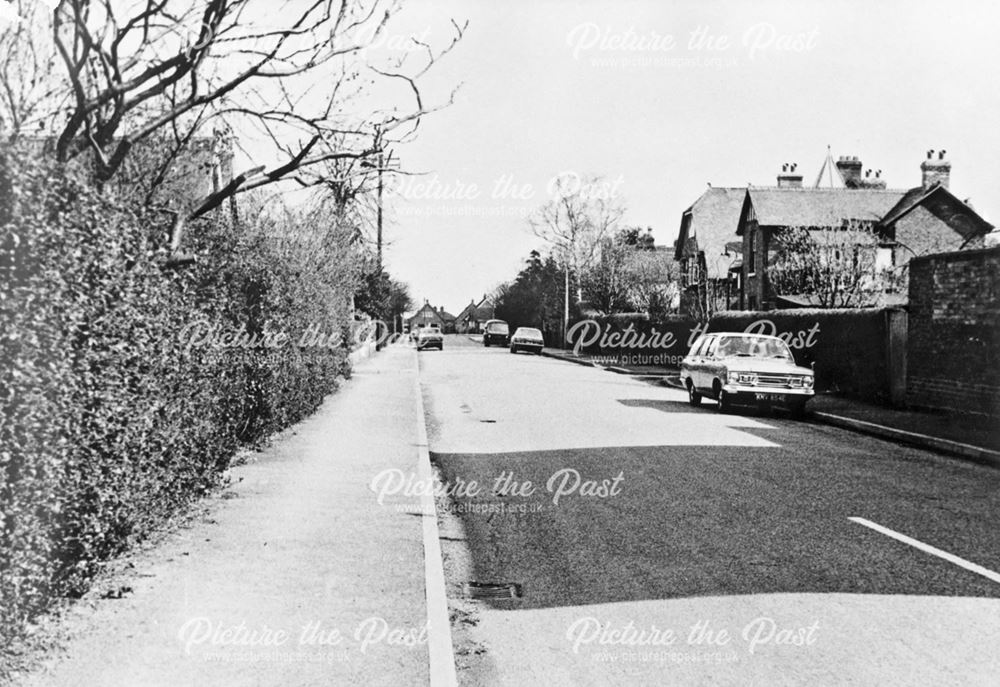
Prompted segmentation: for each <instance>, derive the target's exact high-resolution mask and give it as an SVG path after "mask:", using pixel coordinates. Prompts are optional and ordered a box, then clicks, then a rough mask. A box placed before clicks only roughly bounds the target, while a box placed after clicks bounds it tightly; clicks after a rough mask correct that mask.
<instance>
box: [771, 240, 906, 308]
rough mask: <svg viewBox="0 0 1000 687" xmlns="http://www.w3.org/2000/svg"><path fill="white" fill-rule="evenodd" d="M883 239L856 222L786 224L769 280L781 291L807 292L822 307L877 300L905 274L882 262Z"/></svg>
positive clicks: (871, 303)
mask: <svg viewBox="0 0 1000 687" xmlns="http://www.w3.org/2000/svg"><path fill="white" fill-rule="evenodd" d="M880 243H881V239H880V237H879V235H878V233H877V232H875V231H874V230H873V229H872V228H871V227H868V226H866V225H862V224H859V223H857V222H851V223H849V224H847V225H846V226H844V227H825V228H814V229H805V228H802V227H793V228H789V229H786V230H784V231H782V232H781V233H780V234H778V235H777V237H776V244H777V250H776V252H775V255H774V257H773V258H772V259H771V260H770V264H769V265H768V268H767V278H768V282H769V283H770V286H771V289H772V290H773V291H774V292H775V293H777V294H779V295H780V294H784V295H806V296H809V297H811V298H812V299H813V300H815V302H816V304H817V305H818V306H819V307H822V308H856V307H864V306H870V305H875V304H877V303H878V302H879V301H880V300H881V298H882V297H883V296H884V295H885V293H886V292H887V291H890V290H892V289H893V288H895V287H896V286H897V285H898V283H899V278H900V275H899V274H897V272H896V270H893V269H892V268H891V267H890V266H885V267H883V266H881V265H879V262H878V257H877V256H878V250H879V244H880Z"/></svg>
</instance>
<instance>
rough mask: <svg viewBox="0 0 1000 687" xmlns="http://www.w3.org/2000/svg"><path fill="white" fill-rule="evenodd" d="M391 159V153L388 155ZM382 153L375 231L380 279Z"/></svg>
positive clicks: (379, 161) (379, 155)
mask: <svg viewBox="0 0 1000 687" xmlns="http://www.w3.org/2000/svg"><path fill="white" fill-rule="evenodd" d="M389 157H392V153H390V154H389ZM382 168H383V161H382V153H379V154H378V223H377V225H376V226H377V229H376V232H377V233H376V244H377V246H378V248H377V250H378V258H377V260H378V263H377V264H378V276H379V278H381V277H382Z"/></svg>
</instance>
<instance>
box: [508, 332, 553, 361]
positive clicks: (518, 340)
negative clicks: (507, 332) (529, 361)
mask: <svg viewBox="0 0 1000 687" xmlns="http://www.w3.org/2000/svg"><path fill="white" fill-rule="evenodd" d="M544 346H545V338H544V337H543V336H542V333H541V332H540V331H538V330H537V329H535V328H534V327H518V328H517V330H516V331H515V332H514V336H512V337H510V352H511V353H517V352H518V351H533V352H534V353H535V354H536V355H541V354H542V348H543V347H544Z"/></svg>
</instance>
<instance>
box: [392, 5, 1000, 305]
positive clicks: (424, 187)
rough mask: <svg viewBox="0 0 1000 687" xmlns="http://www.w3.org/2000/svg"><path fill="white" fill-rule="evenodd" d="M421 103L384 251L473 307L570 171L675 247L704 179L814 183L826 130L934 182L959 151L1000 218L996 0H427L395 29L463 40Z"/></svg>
mask: <svg viewBox="0 0 1000 687" xmlns="http://www.w3.org/2000/svg"><path fill="white" fill-rule="evenodd" d="M450 19H455V20H456V21H458V22H459V23H460V24H461V23H463V22H464V21H466V20H468V22H469V25H468V29H467V31H466V33H465V36H464V38H463V39H462V40H461V42H460V43H459V45H458V46H457V47H456V48H455V50H454V51H453V52H452V53H450V54H449V55H448V56H447V57H446V58H445V59H444V60H442V61H441V62H440V63H439V64H437V65H436V66H435V68H434V69H433V70H432V71H431V72H429V73H428V74H427V75H426V78H425V80H424V86H423V91H424V97H425V99H426V100H427V101H428V102H431V103H434V102H444V101H446V100H447V97H448V94H449V93H450V91H451V89H452V88H454V87H455V86H456V85H458V84H461V86H460V88H459V91H458V93H457V95H456V98H455V102H454V104H453V105H451V106H450V107H448V108H446V109H444V110H442V111H439V112H436V113H434V114H432V115H430V116H428V117H426V118H425V119H424V120H423V121H422V122H421V125H420V129H419V135H418V137H417V138H416V139H415V140H414V141H413V142H410V143H406V144H403V145H399V146H397V147H396V148H395V153H396V155H397V156H398V158H399V159H400V161H401V165H402V168H403V169H404V170H406V171H407V172H408V175H407V176H403V177H399V178H397V179H395V180H393V181H391V182H390V183H389V189H390V190H389V192H387V194H386V198H385V204H386V208H387V216H388V218H389V220H388V224H387V226H386V229H385V236H386V241H387V247H386V252H385V256H386V267H387V269H388V270H389V271H390V272H391V273H392V275H393V276H394V277H396V278H398V279H401V280H402V281H405V282H407V283H408V284H409V285H410V290H411V293H412V295H413V296H414V299H415V300H416V302H417V304H418V305H419V304H422V303H423V302H424V300H428V301H429V302H430V303H431V304H433V305H434V306H444V307H445V309H446V310H449V311H450V312H453V313H457V312H458V311H460V310H461V309H462V308H463V307H464V306H465V305H466V304H468V303H469V301H470V300H472V299H478V298H480V297H482V295H483V294H484V293H487V292H489V291H491V290H492V289H493V288H495V287H496V286H497V285H498V284H499V283H501V282H503V281H506V280H510V279H512V278H514V277H515V276H516V274H517V272H518V270H519V269H520V268H521V266H522V265H523V261H524V260H525V258H526V257H527V255H528V253H529V252H530V251H531V250H532V249H535V248H539V249H544V244H543V243H542V242H541V241H540V240H539V239H538V238H537V237H535V236H534V235H533V233H532V232H531V230H530V227H529V224H528V221H527V217H528V216H529V215H530V214H531V213H532V212H533V211H535V210H536V209H537V208H538V207H539V206H541V205H542V204H543V203H544V202H545V201H546V200H547V199H548V198H550V197H551V194H550V191H549V189H550V184H551V181H552V179H553V178H555V177H559V176H562V177H565V178H568V179H570V180H572V179H575V178H585V177H586V176H587V175H592V174H596V175H600V176H602V177H603V178H604V179H605V180H606V181H607V186H606V190H607V191H609V192H612V193H614V194H616V195H617V197H618V198H619V199H620V200H621V201H622V202H623V203H624V205H625V207H626V208H627V211H626V215H625V217H624V222H625V224H627V225H638V226H641V227H651V228H652V229H653V235H654V237H655V239H656V243H657V244H658V245H672V243H673V241H674V239H675V238H676V235H677V230H678V226H679V224H680V216H681V213H682V212H683V210H684V209H685V208H686V207H688V206H689V205H690V204H691V203H693V202H694V201H695V200H696V199H697V198H698V196H699V195H700V194H701V193H702V192H703V191H704V189H705V188H706V185H707V184H708V183H711V184H712V185H715V186H746V185H747V184H754V185H770V184H774V183H775V176H776V174H777V173H778V172H779V171H780V169H781V165H782V164H783V163H786V162H795V163H798V170H799V171H800V172H802V173H803V175H804V177H805V183H807V184H809V183H811V182H812V181H813V180H814V179H815V177H816V175H817V174H818V172H819V169H820V166H821V164H822V163H823V161H824V160H825V158H826V154H827V146H830V149H831V151H832V154H833V156H834V158H835V159H836V158H837V157H838V156H840V155H856V156H858V157H860V158H861V161H862V163H863V165H864V167H865V168H866V169H867V168H871V169H880V170H882V177H883V178H885V179H886V180H887V182H888V186H889V188H910V187H913V186H916V185H918V184H919V183H920V163H921V161H922V160H923V159H925V157H926V151H927V150H928V149H935V150H941V149H946V150H947V151H948V153H947V157H948V159H949V160H950V161H951V162H952V166H953V167H952V177H951V189H952V191H953V192H954V193H955V194H956V195H957V196H958V197H959V198H962V199H966V198H970V202H971V203H972V204H973V205H974V207H976V209H977V210H978V211H979V212H980V213H981V214H982V215H983V216H984V217H985V218H986V219H987V220H988V221H991V222H993V223H996V222H997V221H998V220H1000V194H998V193H997V192H996V191H997V182H998V180H1000V125H998V124H1000V88H997V87H996V83H997V82H998V81H1000V79H998V70H1000V41H997V40H996V36H995V33H996V30H997V28H998V26H1000V22H998V19H1000V9H998V8H997V6H995V5H993V4H991V3H988V2H956V3H952V4H949V5H942V4H941V3H937V2H935V3H933V4H932V3H930V2H915V1H913V0H908V1H907V2H885V1H880V2H877V3H876V2H870V1H869V2H851V1H848V2H836V3H834V2H828V1H824V2H812V1H802V0H799V1H796V2H711V1H705V0H699V1H697V2H662V1H655V0H650V1H648V2H620V1H619V2H612V1H611V0H601V1H598V0H591V1H581V2H556V1H554V0H534V1H528V0H511V1H509V2H503V3H500V2H489V1H487V0H464V1H458V0H411V2H409V3H407V4H406V5H405V6H404V9H403V10H402V12H401V13H400V15H399V16H398V17H397V20H396V21H395V22H394V23H393V24H391V25H390V27H389V29H388V31H387V33H386V35H385V36H383V37H382V38H381V39H380V40H381V41H383V46H382V47H384V48H386V49H389V48H391V47H393V46H399V45H403V44H405V40H406V38H407V37H408V35H415V36H418V37H420V38H421V40H424V41H428V42H430V43H432V44H438V45H441V44H444V43H445V42H447V41H448V40H450V33H449V30H450V28H451V26H450V23H449V20H450Z"/></svg>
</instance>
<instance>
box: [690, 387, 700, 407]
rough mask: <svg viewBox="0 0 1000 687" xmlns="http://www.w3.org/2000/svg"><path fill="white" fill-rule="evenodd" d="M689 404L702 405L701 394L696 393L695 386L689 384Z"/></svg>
mask: <svg viewBox="0 0 1000 687" xmlns="http://www.w3.org/2000/svg"><path fill="white" fill-rule="evenodd" d="M688 403H690V404H691V405H693V406H700V405H701V394H699V393H698V392H697V391H695V388H694V384H691V383H690V382H688Z"/></svg>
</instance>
